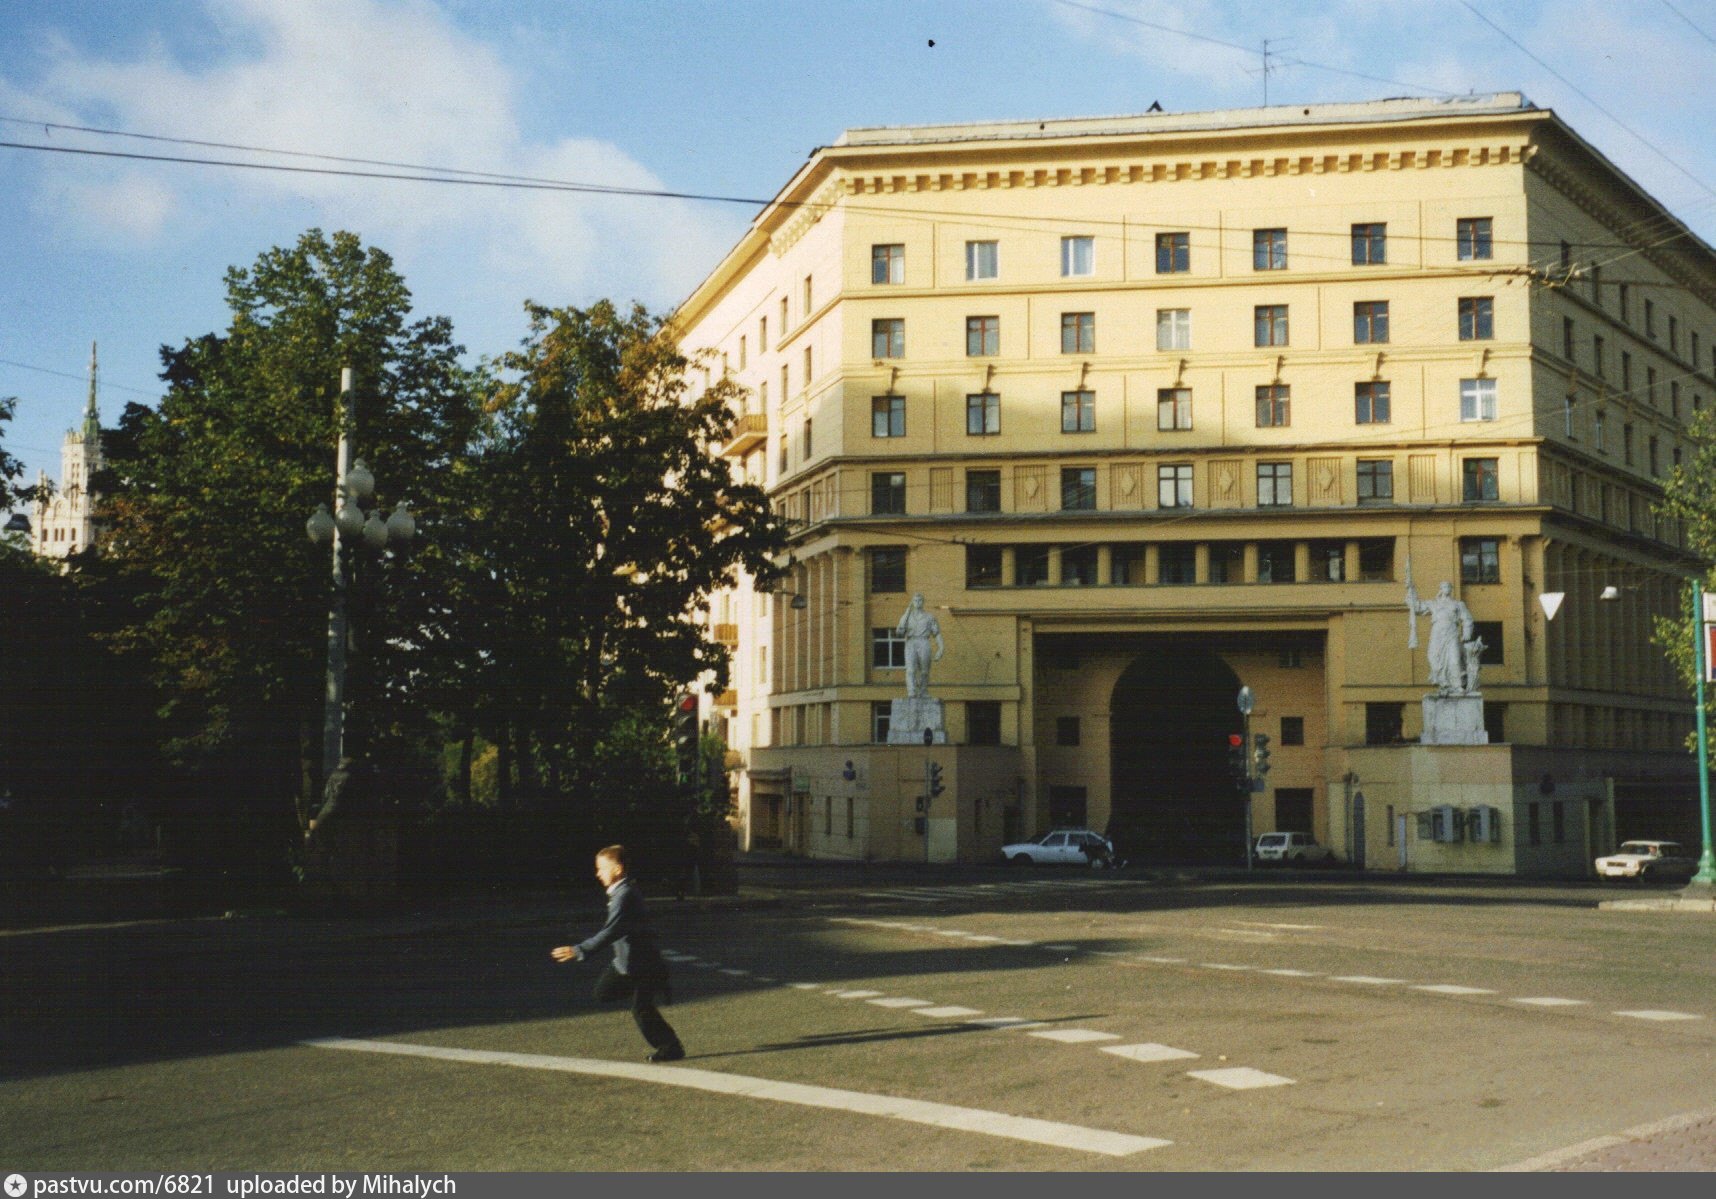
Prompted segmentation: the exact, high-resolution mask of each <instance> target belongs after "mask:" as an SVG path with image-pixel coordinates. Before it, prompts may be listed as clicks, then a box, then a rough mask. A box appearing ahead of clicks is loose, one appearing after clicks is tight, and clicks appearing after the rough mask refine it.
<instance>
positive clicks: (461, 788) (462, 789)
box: [453, 724, 476, 804]
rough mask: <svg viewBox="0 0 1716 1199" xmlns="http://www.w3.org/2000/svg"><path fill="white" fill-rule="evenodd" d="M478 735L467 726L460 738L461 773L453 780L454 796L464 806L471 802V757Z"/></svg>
mask: <svg viewBox="0 0 1716 1199" xmlns="http://www.w3.org/2000/svg"><path fill="white" fill-rule="evenodd" d="M475 741H476V733H475V732H473V731H472V729H471V726H470V725H469V724H467V725H466V726H465V727H464V729H463V730H462V735H461V736H460V738H459V773H458V777H456V778H455V779H454V780H453V795H454V797H455V798H456V799H458V801H459V802H460V803H462V804H468V803H470V802H471V755H472V751H473V749H474V742H475Z"/></svg>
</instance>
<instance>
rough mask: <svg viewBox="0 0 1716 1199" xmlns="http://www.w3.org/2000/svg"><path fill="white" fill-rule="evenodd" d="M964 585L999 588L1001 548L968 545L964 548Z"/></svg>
mask: <svg viewBox="0 0 1716 1199" xmlns="http://www.w3.org/2000/svg"><path fill="white" fill-rule="evenodd" d="M965 585H966V586H967V587H999V586H1001V547H1000V546H998V545H968V546H966V547H965Z"/></svg>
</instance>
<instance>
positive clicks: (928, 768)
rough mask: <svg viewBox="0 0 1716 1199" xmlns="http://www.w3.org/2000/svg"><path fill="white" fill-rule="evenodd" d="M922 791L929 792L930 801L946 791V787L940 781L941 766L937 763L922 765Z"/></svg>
mask: <svg viewBox="0 0 1716 1199" xmlns="http://www.w3.org/2000/svg"><path fill="white" fill-rule="evenodd" d="M924 790H925V791H927V792H929V797H930V798H931V799H934V798H935V797H936V796H938V795H940V794H941V793H942V792H943V791H946V790H947V787H946V785H945V784H943V783H942V781H941V764H940V763H939V762H925V763H924Z"/></svg>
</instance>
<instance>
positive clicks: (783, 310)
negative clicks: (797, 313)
mask: <svg viewBox="0 0 1716 1199" xmlns="http://www.w3.org/2000/svg"><path fill="white" fill-rule="evenodd" d="M789 327H790V326H788V324H787V298H786V297H785V296H782V297H781V336H783V337H784V336H786V331H787V329H788V328H789Z"/></svg>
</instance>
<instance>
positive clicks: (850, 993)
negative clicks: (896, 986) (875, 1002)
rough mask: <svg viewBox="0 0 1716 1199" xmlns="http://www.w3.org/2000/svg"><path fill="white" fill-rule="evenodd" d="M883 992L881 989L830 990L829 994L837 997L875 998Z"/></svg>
mask: <svg viewBox="0 0 1716 1199" xmlns="http://www.w3.org/2000/svg"><path fill="white" fill-rule="evenodd" d="M881 993H882V992H880V991H830V992H829V994H830V995H832V996H834V997H835V998H836V999H874V998H875V997H876V996H878V995H880V994H881Z"/></svg>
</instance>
